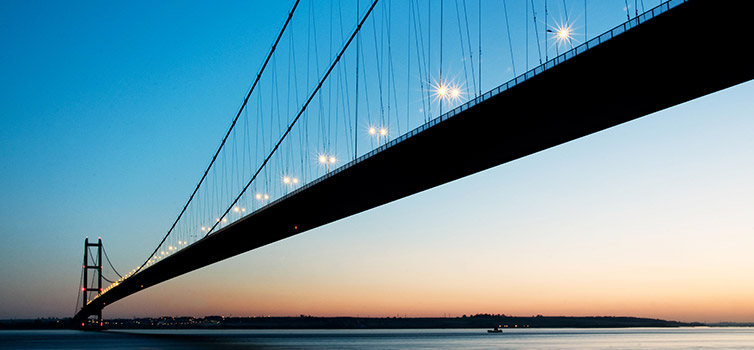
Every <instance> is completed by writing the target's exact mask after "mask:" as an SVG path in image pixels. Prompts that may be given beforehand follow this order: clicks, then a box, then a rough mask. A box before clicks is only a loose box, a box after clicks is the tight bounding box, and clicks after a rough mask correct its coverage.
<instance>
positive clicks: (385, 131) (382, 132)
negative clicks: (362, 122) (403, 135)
mask: <svg viewBox="0 0 754 350" xmlns="http://www.w3.org/2000/svg"><path fill="white" fill-rule="evenodd" d="M380 136H387V128H381V129H380Z"/></svg>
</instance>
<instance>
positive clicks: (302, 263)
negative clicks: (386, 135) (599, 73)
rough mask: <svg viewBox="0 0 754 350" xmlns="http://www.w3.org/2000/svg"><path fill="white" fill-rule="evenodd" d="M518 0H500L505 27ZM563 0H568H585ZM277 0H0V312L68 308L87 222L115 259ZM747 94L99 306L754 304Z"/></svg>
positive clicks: (632, 310)
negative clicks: (504, 2)
mask: <svg viewBox="0 0 754 350" xmlns="http://www.w3.org/2000/svg"><path fill="white" fill-rule="evenodd" d="M365 2H366V1H362V6H363V3H365ZM447 2H448V3H449V4H454V2H453V1H447ZM550 2H551V6H552V8H551V11H552V13H553V15H552V16H554V17H557V16H558V13H561V12H562V8H561V7H559V6H561V5H560V4H561V2H559V1H550ZM471 3H474V4H476V1H469V5H470V6H471V5H472V4H471ZM499 3H500V2H499V1H497V2H494V3H493V2H489V5H488V2H487V1H486V0H485V3H484V4H485V5H484V6H490V7H494V6H499V5H500V4H499ZM525 3H526V1H508V11H510V13H511V14H513V15H514V16H513V17H514V19H513V20H511V26H512V27H513V28H522V27H523V24H522V23H523V20H524V19H522V18H519V17H523V13H524V12H523V11H524V4H525ZM537 3H538V4H539V3H540V2H537ZM566 3H567V4H568V5H567V6H568V11H570V13H571V15H570V16H572V17H574V18H581V19H583V1H567V2H566ZM632 3H633V2H632ZM650 3H651V4H650ZM657 3H659V1H647V2H646V6H647V8H649V6H650V5H651V6H655V5H657ZM291 4H292V2H291V1H282V2H273V1H269V2H243V1H238V2H234V1H228V2H224V3H222V4H220V5H221V6H217V7H215V6H212V7H209V6H208V5H206V4H204V3H201V2H183V1H175V2H159V3H152V2H139V1H137V2H132V3H128V4H127V5H124V4H117V3H102V2H97V1H88V2H81V3H77V4H65V3H60V4H57V3H48V2H35V1H16V0H11V1H4V2H3V3H2V4H0V47H2V49H0V63H2V64H0V77H1V78H2V81H3V84H0V96H2V98H0V165H1V167H2V168H1V169H2V171H0V199H2V200H0V281H2V283H0V319H5V318H36V317H48V316H53V317H67V316H71V315H73V313H74V311H75V310H74V304H75V302H76V297H77V294H78V289H77V288H78V282H79V276H80V273H81V270H80V269H81V259H82V253H83V251H82V243H83V240H84V237H86V236H89V237H98V236H101V237H102V238H103V240H104V242H105V245H106V247H107V250H108V253H109V255H110V257H111V258H112V260H113V263H115V264H116V267H120V266H124V267H123V268H121V269H122V270H128V269H130V268H133V267H136V266H137V265H138V264H140V263H141V262H142V261H143V260H144V258H145V257H146V256H148V254H149V253H150V252H151V250H152V249H153V248H154V246H155V245H156V244H157V243H158V242H159V239H160V238H161V237H162V235H163V234H164V233H165V232H166V229H167V228H169V226H170V224H171V223H172V220H173V219H174V218H175V215H177V213H178V211H179V210H180V208H181V207H182V206H183V204H184V203H185V200H186V199H187V198H188V195H189V194H190V191H191V190H192V189H193V187H194V186H195V184H196V181H197V180H198V179H199V177H200V176H201V172H202V171H203V170H204V167H206V165H207V164H208V161H209V159H210V158H211V156H212V153H213V152H214V151H215V149H216V147H217V145H218V143H219V141H220V139H221V137H222V136H223V135H224V132H225V130H227V127H228V125H229V124H230V121H231V119H232V117H233V116H234V114H235V111H236V109H237V108H238V106H239V103H240V102H241V100H242V98H243V96H244V95H245V93H246V91H247V89H248V87H249V84H250V82H251V80H252V77H253V75H254V74H255V73H256V72H257V70H258V68H259V65H260V64H261V61H262V59H263V58H264V55H265V54H266V53H267V51H268V49H269V47H270V44H271V42H272V40H273V38H274V35H275V34H276V33H277V31H278V30H279V29H280V26H281V24H282V22H283V20H284V18H285V15H286V13H287V11H288V10H289V8H290V6H291ZM474 6H475V5H474ZM588 6H590V8H589V11H590V12H589V16H590V17H589V18H590V19H589V21H590V22H589V28H590V29H589V35H590V36H593V35H596V34H598V33H601V32H604V31H605V30H608V29H609V28H611V27H612V26H614V25H617V24H619V23H621V21H622V20H625V9H624V7H623V6H624V1H620V0H610V1H592V0H590V1H589V2H588ZM474 8H476V7H474ZM304 9H306V7H304ZM629 10H630V11H632V10H633V9H629ZM351 12H353V11H351ZM519 14H520V15H519ZM540 16H542V14H540ZM517 18H518V19H517ZM294 19H295V18H294ZM528 20H530V19H528ZM592 21H593V22H592ZM517 22H521V23H517ZM484 23H486V24H485V25H488V26H489V28H490V29H489V30H499V31H500V33H504V31H502V30H503V28H504V27H503V26H502V24H500V23H495V22H494V21H490V20H487V21H486V22H484ZM475 25H476V24H474V26H475ZM454 30H455V29H454ZM579 30H583V29H579V28H576V31H577V32H578V31H579ZM519 32H520V29H519V30H518V32H517V33H518V34H520V33H519ZM451 33H452V35H458V34H457V33H455V32H452V31H451ZM581 34H582V35H583V31H582V32H581ZM522 36H523V35H522V34H521V35H518V36H517V37H518V38H519V39H514V40H516V41H515V42H514V43H517V44H518V47H523V45H524V44H523V43H520V42H518V40H520V38H521V37H522ZM698 49H700V50H703V49H704V43H700V45H699V48H698ZM530 50H533V49H530ZM551 50H553V52H554V50H555V49H554V48H552V47H551ZM490 51H493V52H494V50H493V49H490ZM506 55H508V53H505V55H501V56H500V57H501V60H500V61H499V62H497V64H491V63H490V64H488V65H487V67H488V68H487V69H488V70H487V71H486V72H487V73H486V74H488V75H489V76H490V78H489V79H487V81H488V82H487V84H489V86H486V87H485V90H489V89H490V88H492V87H494V86H496V85H498V84H500V83H503V82H505V81H506V80H507V79H510V78H511V77H512V73H511V72H510V70H511V65H512V63H511V62H510V60H508V61H505V60H503V58H505V59H507V56H506ZM517 55H519V56H517V61H516V63H517V65H518V66H519V67H518V71H519V73H520V72H522V71H523V70H524V68H523V63H522V62H524V58H523V54H517ZM490 57H494V53H493V54H490ZM490 60H492V58H490ZM529 61H530V62H534V61H535V59H534V55H533V54H532V56H531V57H530V60H529ZM530 67H533V64H532V65H530ZM728 68H729V67H720V69H728ZM506 74H507V75H506ZM689 74H690V75H691V76H693V74H694V72H689ZM493 76H494V77H498V78H492V77H493ZM557 88H568V87H556V88H554V92H556V91H557ZM752 97H754V83H751V82H749V83H745V84H741V85H739V86H735V87H732V88H730V89H727V90H724V91H720V92H718V93H715V94H712V95H709V96H706V97H703V98H700V99H697V100H694V101H691V102H689V103H685V104H683V105H679V106H676V107H673V108H670V109H668V110H664V111H661V112H658V113H655V114H652V115H650V116H647V117H644V118H641V119H638V120H635V121H632V122H629V123H626V124H624V125H620V126H618V127H614V128H611V129H608V130H605V131H602V132H599V133H597V134H594V135H590V136H587V137H584V138H581V139H578V140H575V141H572V142H569V143H567V144H564V145H561V146H558V147H555V148H552V149H549V150H546V151H543V152H540V153H537V154H534V155H531V156H528V157H525V158H522V159H519V160H516V161H513V162H511V163H508V164H504V165H501V166H498V167H495V168H493V169H490V170H487V171H484V172H482V173H478V174H476V175H472V176H469V177H467V178H464V179H461V180H458V181H455V182H452V183H449V184H445V185H443V186H440V187H438V188H435V189H431V190H429V191H426V192H423V193H419V194H417V195H414V196H411V197H408V198H404V199H402V200H399V201H396V202H394V203H390V204H388V205H385V206H382V207H379V208H376V209H373V210H370V211H367V212H364V213H361V214H358V215H355V216H353V217H350V218H346V219H344V220H341V221H338V222H335V223H332V224H329V225H326V226H324V227H320V228H318V229H315V230H312V231H309V232H306V233H304V234H301V235H299V236H295V237H292V238H288V239H285V240H283V241H280V242H277V243H274V244H271V245H269V246H265V247H262V248H260V249H257V250H254V251H251V252H248V253H245V254H243V255H240V256H237V257H234V258H232V259H229V260H226V261H223V262H220V263H218V264H215V265H212V266H209V267H206V268H203V269H201V270H198V271H195V272H192V273H189V274H187V275H184V276H181V277H179V278H176V279H174V280H171V281H168V282H165V283H162V284H160V285H158V286H155V287H152V288H150V289H148V290H145V291H143V292H140V293H137V294H135V295H133V296H130V297H128V298H126V299H124V300H122V301H119V302H118V303H116V304H114V305H112V306H109V307H108V308H107V309H105V312H104V316H105V317H106V318H114V317H132V316H163V315H173V316H180V315H193V316H203V315H218V314H219V315H226V316H227V315H233V316H250V315H253V316H258V315H278V316H284V315H299V314H310V315H317V316H336V315H349V316H356V315H359V316H396V315H401V316H404V315H405V316H443V315H450V316H460V315H463V314H467V315H469V314H475V313H504V314H509V315H522V316H529V315H537V314H542V315H575V316H578V315H598V316H600V315H604V316H609V315H615V316H640V317H655V318H664V319H673V320H681V321H703V322H704V321H706V322H718V321H748V322H752V321H754V298H752V295H754V278H752V277H751V276H752V272H754V259H753V258H752V254H751V251H752V249H754V181H753V180H752V179H754V98H752ZM544 102H546V101H544ZM583 102H584V101H574V107H577V106H578V104H579V103H583ZM629 102H630V101H629ZM564 107H568V106H564Z"/></svg>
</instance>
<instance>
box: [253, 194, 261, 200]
mask: <svg viewBox="0 0 754 350" xmlns="http://www.w3.org/2000/svg"><path fill="white" fill-rule="evenodd" d="M254 198H256V199H262V194H261V193H257V194H256V195H255V196H254Z"/></svg>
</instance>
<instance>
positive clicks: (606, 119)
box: [75, 0, 754, 322]
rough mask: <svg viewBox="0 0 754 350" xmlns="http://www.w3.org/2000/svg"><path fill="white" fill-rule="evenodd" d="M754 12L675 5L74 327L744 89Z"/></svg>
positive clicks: (535, 73)
mask: <svg viewBox="0 0 754 350" xmlns="http://www.w3.org/2000/svg"><path fill="white" fill-rule="evenodd" d="M674 4H675V5H677V6H675V7H673V6H672V5H674ZM753 10H754V3H753V2H750V1H735V2H719V1H711V0H690V1H687V2H682V1H679V2H677V4H676V2H673V3H671V6H670V7H669V6H668V4H667V3H665V4H663V5H662V6H660V7H657V8H655V9H654V10H652V11H649V12H647V13H645V14H643V15H641V16H638V17H637V18H634V19H632V20H630V21H629V22H626V23H625V24H623V25H621V26H618V27H616V28H615V29H613V30H611V31H609V32H607V33H605V34H603V35H600V36H599V37H596V38H595V39H593V40H590V41H588V42H586V43H584V44H582V45H580V46H578V47H576V48H574V49H572V50H570V51H567V52H565V53H563V54H561V55H559V56H558V57H556V58H554V59H552V60H550V61H548V62H546V63H545V64H543V65H542V66H539V67H537V68H535V69H532V70H530V71H528V72H527V73H525V74H523V75H520V76H519V77H518V78H516V79H514V80H512V81H510V82H508V83H507V84H504V85H503V86H501V87H499V88H497V89H494V90H492V91H490V92H487V93H486V94H484V95H483V96H481V97H479V98H476V99H474V100H472V101H470V102H468V103H466V104H465V105H462V106H461V107H458V108H456V109H454V110H451V111H450V112H448V113H446V114H444V115H442V116H441V117H438V118H437V119H434V120H432V121H430V122H429V123H427V124H425V125H423V126H421V127H419V128H417V129H415V130H413V131H411V132H409V133H407V134H405V135H403V136H401V137H399V138H397V139H395V140H393V141H392V142H389V143H388V144H386V145H384V146H382V147H380V148H378V149H376V150H374V151H372V152H370V153H368V154H366V155H364V156H362V157H360V158H358V159H356V160H355V161H353V162H350V163H348V164H346V165H344V166H342V167H341V168H339V169H337V170H335V171H332V172H330V173H329V174H328V175H327V176H324V177H322V178H320V179H319V180H317V181H314V182H312V183H310V184H308V185H306V186H303V187H301V188H299V189H297V190H296V191H293V192H292V193H290V194H288V195H286V196H284V197H282V198H280V199H278V200H277V201H275V202H273V203H271V204H269V205H267V206H266V207H264V208H262V209H260V210H258V211H256V212H254V213H252V214H249V215H248V216H246V217H244V218H242V219H240V220H238V221H236V222H235V223H232V224H230V225H228V226H226V227H224V228H222V229H220V230H219V231H217V232H215V233H213V234H211V235H209V236H207V237H205V238H203V239H201V240H199V241H197V242H195V243H194V244H192V245H189V246H187V247H185V248H183V249H182V250H180V251H178V252H176V253H174V254H172V255H171V256H169V257H167V258H165V259H163V260H161V261H159V262H158V263H156V264H154V265H152V266H149V267H148V268H145V269H143V270H142V271H140V272H138V273H136V274H135V275H133V276H131V277H129V278H127V279H125V280H124V281H123V282H121V283H120V284H119V285H117V286H115V287H114V288H112V289H110V290H109V291H107V292H105V293H103V294H101V295H99V296H98V297H97V298H95V299H93V300H92V301H91V302H90V303H89V304H86V305H85V306H84V307H83V308H82V309H81V310H80V311H79V312H78V313H77V314H76V316H75V320H77V321H79V322H80V321H81V320H85V319H86V318H87V317H88V316H90V315H97V314H98V313H100V312H101V310H102V308H104V307H106V306H107V305H110V304H112V303H114V302H116V301H118V300H120V299H122V298H124V297H126V296H129V295H131V294H134V293H136V292H138V291H141V290H144V289H146V288H149V287H151V286H154V285H156V284H158V283H161V282H164V281H166V280H169V279H171V278H174V277H177V276H180V275H182V274H185V273H187V272H190V271H193V270H196V269H199V268H202V267H204V266H207V265H210V264H213V263H215V262H218V261H221V260H224V259H227V258H230V257H232V256H235V255H238V254H241V253H244V252H247V251H249V250H252V249H255V248H259V247H261V246H264V245H266V244H270V243H272V242H275V241H278V240H281V239H284V238H287V237H290V236H293V235H296V234H299V233H302V232H305V231H308V230H311V229H313V228H316V227H319V226H322V225H325V224H327V223H330V222H333V221H336V220H339V219H342V218H345V217H348V216H350V215H353V214H357V213H360V212H363V211H366V210H369V209H371V208H375V207H377V206H380V205H383V204H386V203H389V202H391V201H395V200H397V199H400V198H404V197H406V196H410V195H412V194H415V193H418V192H421V191H424V190H427V189H430V188H433V187H435V186H438V185H441V184H444V183H447V182H450V181H453V180H456V179H459V178H462V177H464V176H468V175H471V174H474V173H477V172H480V171H482V170H485V169H488V168H491V167H494V166H497V165H500V164H504V163H506V162H510V161H512V160H515V159H518V158H521V157H524V156H527V155H530V154H533V153H535V152H539V151H542V150H545V149H547V148H550V147H553V146H557V145H560V144H563V143H565V142H568V141H572V140H575V139H577V138H580V137H583V136H586V135H589V134H592V133H595V132H598V131H600V130H604V129H606V128H610V127H612V126H616V125H619V124H621V123H625V122H627V121H630V120H633V119H636V118H639V117H642V116H646V115H648V114H651V113H653V112H657V111H660V110H663V109H665V108H668V107H672V106H675V105H678V104H681V103H684V102H686V101H689V100H693V99H695V98H698V97H701V96H704V95H707V94H710V93H713V92H716V91H719V90H722V89H725V88H728V87H731V86H734V85H736V84H740V83H743V82H746V81H748V80H750V79H752V78H754V63H752V58H751V56H750V55H746V54H744V53H745V52H748V49H746V48H744V46H746V45H748V44H749V41H750V36H751V33H750V31H751V28H750V23H751V16H752V14H754V11H753ZM543 96H546V98H544V99H543ZM564 106H565V107H564ZM448 160H452V161H448ZM377 180H379V181H377ZM365 183H369V184H370V186H364V185H363V184H365Z"/></svg>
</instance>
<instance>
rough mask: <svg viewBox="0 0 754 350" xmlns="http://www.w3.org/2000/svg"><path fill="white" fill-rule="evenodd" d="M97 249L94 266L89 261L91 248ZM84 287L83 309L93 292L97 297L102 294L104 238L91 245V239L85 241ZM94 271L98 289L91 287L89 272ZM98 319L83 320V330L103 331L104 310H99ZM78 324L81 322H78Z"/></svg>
mask: <svg viewBox="0 0 754 350" xmlns="http://www.w3.org/2000/svg"><path fill="white" fill-rule="evenodd" d="M90 247H97V256H96V260H95V261H94V265H90V261H89V259H90V258H89V248H90ZM83 268H84V285H83V286H82V287H81V293H82V294H83V295H82V296H83V298H82V300H83V305H82V306H81V307H82V308H83V307H84V306H86V304H88V303H89V295H90V293H91V292H95V295H97V294H99V293H101V292H102V238H97V243H89V237H86V239H85V240H84V265H83ZM90 270H94V272H95V273H94V278H96V279H97V288H90V287H89V271H90ZM90 316H96V317H97V318H96V319H92V318H91V317H89V318H87V319H84V320H81V328H83V329H102V327H103V326H104V322H103V321H102V309H99V310H98V312H97V314H96V315H90ZM76 322H79V321H78V320H77V321H76Z"/></svg>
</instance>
